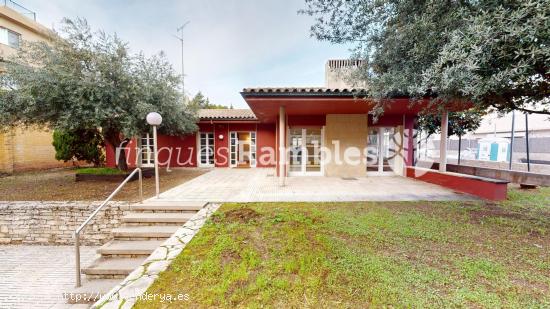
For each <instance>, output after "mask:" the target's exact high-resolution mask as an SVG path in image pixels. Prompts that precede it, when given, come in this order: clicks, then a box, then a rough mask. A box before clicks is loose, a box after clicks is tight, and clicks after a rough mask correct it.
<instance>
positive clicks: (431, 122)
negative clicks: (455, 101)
mask: <svg viewBox="0 0 550 309" xmlns="http://www.w3.org/2000/svg"><path fill="white" fill-rule="evenodd" d="M484 115H485V113H484V112H482V111H479V110H475V109H472V110H467V111H464V112H454V113H449V128H448V131H447V135H448V136H452V135H457V136H462V135H464V134H466V133H468V132H473V131H475V130H477V128H479V126H480V125H481V120H482V119H483V116H484ZM417 125H418V129H420V130H422V131H423V132H426V133H427V134H428V136H430V135H432V134H435V133H440V131H441V115H440V114H433V113H432V114H422V115H420V117H418V121H417Z"/></svg>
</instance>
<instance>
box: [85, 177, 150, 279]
mask: <svg viewBox="0 0 550 309" xmlns="http://www.w3.org/2000/svg"><path fill="white" fill-rule="evenodd" d="M136 173H138V174H139V199H140V200H141V201H142V202H143V177H142V171H141V168H139V167H138V168H136V169H135V170H133V171H132V172H131V173H130V175H128V177H126V179H124V181H123V182H122V183H121V184H120V185H118V187H117V188H116V189H115V191H113V193H111V195H109V197H107V199H105V201H103V203H101V205H99V207H97V208H96V210H94V212H93V213H92V214H91V215H90V216H89V217H88V219H86V221H84V223H82V224H81V225H80V226H79V227H78V228H77V229H76V231H75V232H74V238H75V242H74V246H75V254H76V259H75V260H76V287H80V286H81V285H82V282H81V278H80V232H82V230H83V229H84V228H85V227H86V225H88V223H90V221H92V219H93V218H94V217H95V216H96V215H97V213H98V212H99V211H100V210H101V209H102V208H103V207H104V206H105V205H107V203H109V202H110V201H111V200H112V199H113V197H115V195H116V194H117V193H118V192H119V191H120V190H121V189H122V187H124V185H125V184H126V183H127V182H128V181H130V179H132V177H134V175H135V174H136Z"/></svg>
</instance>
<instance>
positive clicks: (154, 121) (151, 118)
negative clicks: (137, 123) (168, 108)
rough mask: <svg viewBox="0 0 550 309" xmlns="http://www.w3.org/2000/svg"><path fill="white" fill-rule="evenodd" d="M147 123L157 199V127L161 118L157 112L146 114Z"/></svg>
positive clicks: (158, 190) (158, 188) (158, 191)
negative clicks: (149, 127) (150, 134)
mask: <svg viewBox="0 0 550 309" xmlns="http://www.w3.org/2000/svg"><path fill="white" fill-rule="evenodd" d="M146 119H147V123H148V124H149V125H151V126H152V127H153V151H154V152H155V189H156V191H155V192H156V196H157V198H159V194H160V183H159V162H158V159H159V154H158V147H157V127H158V126H159V125H160V124H161V123H162V116H161V115H160V114H159V113H157V112H151V113H149V114H147V118H146Z"/></svg>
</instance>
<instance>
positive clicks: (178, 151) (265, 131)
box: [106, 115, 415, 172]
mask: <svg viewBox="0 0 550 309" xmlns="http://www.w3.org/2000/svg"><path fill="white" fill-rule="evenodd" d="M414 120H415V117H414V116H409V115H408V116H406V117H405V131H406V136H412V134H413V129H414ZM325 121H326V116H324V115H321V116H288V125H289V126H324V125H325ZM369 124H371V125H372V126H396V125H403V116H402V115H398V116H394V115H388V116H382V117H381V118H380V120H379V121H378V122H377V123H373V122H372V118H371V117H370V116H369ZM198 125H199V130H200V132H214V147H215V166H216V167H228V166H229V132H230V131H255V132H256V151H257V152H256V160H257V166H258V167H275V166H277V161H278V160H277V158H278V155H279V153H278V148H277V147H278V146H279V145H278V141H277V134H278V128H277V124H275V123H228V122H225V123H224V122H218V123H216V122H213V123H208V122H203V123H199V124H198ZM220 136H222V138H221V139H220ZM158 142H159V144H158V147H159V164H160V165H161V166H166V165H167V164H168V163H169V164H170V166H172V167H196V166H197V137H196V134H190V135H187V136H167V135H159V141H158ZM406 143H407V145H406V148H407V153H406V164H407V165H408V166H410V165H412V162H413V156H414V153H413V151H412V149H413V147H414V140H413V139H412V138H410V139H407V142H406ZM127 147H128V149H129V151H127V158H128V162H129V166H131V167H133V166H135V163H136V141H135V140H132V141H131V142H130V143H129V144H128V146H127ZM106 148H107V149H106V157H107V158H106V159H107V160H106V161H107V166H110V167H114V166H115V165H116V164H115V151H114V149H113V147H111V146H110V145H107V147H106ZM409 149H410V150H411V151H408V150H409ZM277 172H278V169H277Z"/></svg>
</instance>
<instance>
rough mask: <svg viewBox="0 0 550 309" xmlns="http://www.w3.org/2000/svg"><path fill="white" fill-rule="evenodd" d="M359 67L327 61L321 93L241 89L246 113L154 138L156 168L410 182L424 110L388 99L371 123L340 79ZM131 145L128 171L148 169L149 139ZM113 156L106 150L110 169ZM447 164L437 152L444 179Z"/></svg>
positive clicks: (213, 113)
mask: <svg viewBox="0 0 550 309" xmlns="http://www.w3.org/2000/svg"><path fill="white" fill-rule="evenodd" d="M359 64H360V63H359V62H357V61H350V60H329V61H328V62H327V64H326V82H325V87H320V88H298V87H288V88H287V87H285V88H245V89H243V91H242V92H241V95H242V97H243V99H244V100H245V101H246V103H247V104H248V106H249V107H250V109H225V110H223V109H216V110H200V111H199V121H198V127H199V129H198V131H197V132H196V133H195V134H191V135H187V136H164V135H160V136H159V140H158V147H159V165H160V166H167V165H169V166H170V167H228V168H245V167H246V168H264V167H276V168H277V176H279V179H280V182H281V184H284V180H285V177H294V176H337V177H344V178H349V177H363V176H377V175H402V176H407V175H408V176H411V174H410V172H409V173H407V167H410V166H413V165H414V162H413V161H414V151H415V149H414V147H415V141H414V125H415V119H416V117H417V115H418V113H419V112H420V111H421V109H422V105H423V104H422V103H420V104H414V105H411V104H410V100H409V98H394V99H390V100H388V102H387V103H388V104H386V105H385V106H386V110H385V111H384V113H383V116H381V117H380V118H379V119H378V120H377V121H374V120H373V118H372V115H371V114H370V113H371V111H372V108H373V106H374V104H373V103H372V102H370V101H368V100H366V99H362V98H360V96H358V95H357V90H355V89H350V88H346V85H345V82H344V81H343V80H342V79H341V78H339V76H340V75H342V74H343V73H345V72H348V71H349V70H353V69H354V68H356V67H357V65H359ZM445 114H446V113H445ZM442 118H443V119H444V120H445V121H446V118H447V117H446V116H445V117H442ZM442 125H444V126H446V125H447V124H446V122H444V123H442ZM444 131H446V130H444ZM137 142H138V141H137V140H133V141H132V142H130V143H129V145H127V150H129V151H127V153H128V157H127V160H128V162H129V164H130V166H132V165H134V166H135V165H139V164H141V165H142V166H152V164H153V152H152V137H151V136H149V135H148V134H147V135H145V136H143V137H142V138H141V140H140V141H139V142H140V143H139V144H140V145H139V147H138V143H137ZM442 142H445V143H446V137H445V136H443V138H442ZM444 148H445V147H442V149H444ZM115 157H116V152H115V150H113V149H112V148H110V149H109V150H108V152H107V162H108V165H109V166H114V165H115ZM445 158H446V155H445V153H444V151H443V153H442V155H441V162H442V164H440V166H441V171H443V172H444V171H445Z"/></svg>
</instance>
